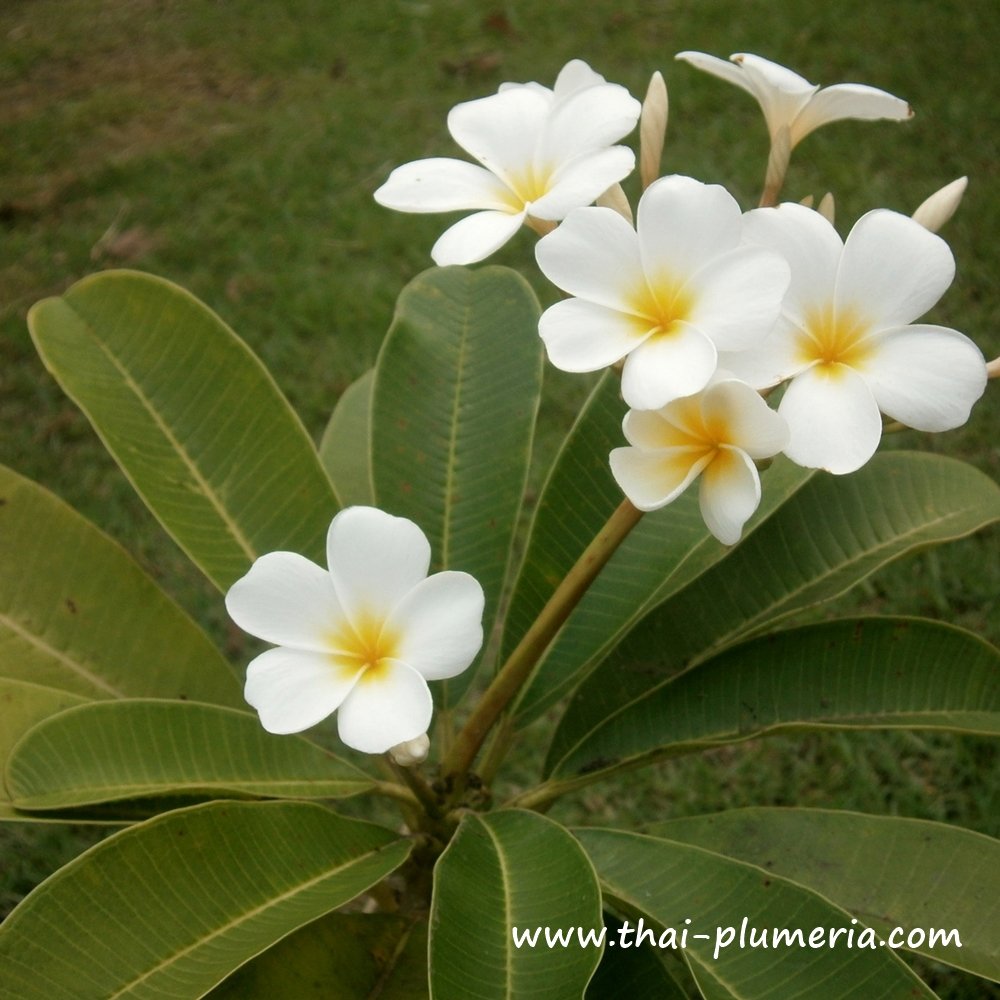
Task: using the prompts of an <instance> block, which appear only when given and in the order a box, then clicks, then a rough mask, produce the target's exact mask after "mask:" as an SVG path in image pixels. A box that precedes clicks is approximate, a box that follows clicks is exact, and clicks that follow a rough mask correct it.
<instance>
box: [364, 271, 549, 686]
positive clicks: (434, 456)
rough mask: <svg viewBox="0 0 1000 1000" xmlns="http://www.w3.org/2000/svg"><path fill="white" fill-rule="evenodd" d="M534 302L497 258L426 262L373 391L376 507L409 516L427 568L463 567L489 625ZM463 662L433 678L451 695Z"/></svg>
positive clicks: (514, 481) (526, 454)
mask: <svg viewBox="0 0 1000 1000" xmlns="http://www.w3.org/2000/svg"><path fill="white" fill-rule="evenodd" d="M538 314H539V307H538V302H537V300H536V299H535V296H534V293H533V292H532V291H531V289H530V287H529V286H528V284H527V283H526V282H525V281H524V279H523V278H521V277H520V276H519V275H518V274H516V273H515V272H513V271H510V270H508V269H506V268H501V267H485V268H480V269H477V270H474V271H472V270H469V269H467V268H461V267H449V268H436V269H433V270H430V271H425V272H424V273H423V274H421V275H419V276H418V277H417V278H415V279H414V280H413V281H412V282H410V284H409V285H407V287H406V288H405V289H404V290H403V293H402V295H400V297H399V302H398V303H397V307H396V315H395V318H394V320H393V323H392V326H391V327H390V329H389V333H388V335H387V336H386V339H385V342H384V344H383V345H382V350H381V352H380V354H379V359H378V364H377V366H376V370H375V386H374V395H373V399H372V417H371V419H372V462H373V479H374V485H375V496H376V499H377V502H378V505H379V506H380V507H383V508H384V509H386V510H388V511H389V512H390V513H392V514H397V515H403V516H405V517H408V518H410V519H411V520H413V521H415V522H416V523H417V524H418V525H420V527H421V528H422V529H423V530H424V531H425V532H426V534H427V536H428V538H429V539H430V542H431V550H432V552H433V565H434V568H435V569H453V570H462V571H464V572H466V573H471V574H472V575H473V576H474V577H475V578H476V579H477V580H478V581H479V582H480V584H481V585H482V587H483V590H484V591H485V593H486V612H485V616H484V627H485V631H486V635H487V636H488V635H489V634H490V629H491V626H492V622H493V619H494V617H495V615H496V613H497V609H498V603H499V600H500V595H501V593H502V590H503V586H504V581H505V579H506V575H507V572H508V568H509V563H510V558H511V548H512V546H513V541H514V532H515V528H516V525H517V520H518V517H519V514H520V510H521V501H522V497H523V493H524V485H525V481H526V478H527V473H528V466H529V463H530V458H531V442H532V436H533V434H534V426H535V416H536V413H537V410H538V402H539V396H540V393H541V377H542V343H541V340H540V338H539V336H538ZM472 676H473V674H472V671H471V670H469V671H466V672H465V673H464V674H462V675H460V676H459V677H457V678H455V679H453V680H451V681H448V682H447V684H446V685H442V686H440V690H441V691H442V692H443V694H442V695H441V697H442V698H443V701H444V703H445V704H446V705H452V704H454V703H455V702H456V701H457V700H458V698H459V697H460V695H461V692H462V691H464V690H465V688H466V687H467V686H468V684H469V683H470V681H471V680H472Z"/></svg>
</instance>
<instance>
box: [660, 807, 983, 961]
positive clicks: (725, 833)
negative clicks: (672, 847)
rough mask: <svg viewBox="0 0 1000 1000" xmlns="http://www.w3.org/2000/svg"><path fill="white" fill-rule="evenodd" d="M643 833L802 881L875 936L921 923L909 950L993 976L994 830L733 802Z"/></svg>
mask: <svg viewBox="0 0 1000 1000" xmlns="http://www.w3.org/2000/svg"><path fill="white" fill-rule="evenodd" d="M650 832H651V833H653V834H654V835H655V836H658V837H664V838H667V839H669V840H680V841H684V842H685V843H691V844H697V845H698V846H699V847H703V848H705V849H706V850H710V851H714V852H715V853H717V854H724V855H726V856H727V857H731V858H736V859H737V860H739V861H746V862H748V863H749V864H753V865H757V866H758V867H760V868H766V869H767V870H768V871H770V872H774V873H775V874H776V875H780V876H781V877H782V878H787V879H789V880H791V881H793V882H797V883H799V884H800V885H804V886H806V887H807V888H809V889H812V890H814V891H815V892H818V893H820V894H821V895H823V896H826V898H827V899H829V900H831V901H833V902H834V903H836V904H837V905H838V906H842V907H843V908H844V909H845V910H847V911H849V912H850V913H853V914H854V915H855V916H857V917H858V918H859V919H860V920H863V921H864V922H865V923H866V924H868V925H869V926H871V927H873V928H874V929H875V930H876V931H877V932H878V934H879V936H880V937H882V938H886V937H888V936H889V935H890V934H891V933H892V931H893V930H894V928H896V927H900V928H903V929H904V931H906V932H907V933H908V932H910V931H911V930H913V929H917V930H918V931H922V932H924V934H925V935H927V937H926V938H925V940H923V941H922V942H920V941H919V938H920V936H921V935H920V934H919V933H918V935H917V936H916V937H914V938H913V939H912V941H913V944H914V945H916V946H915V947H911V948H910V949H909V950H911V951H914V952H917V953H919V954H921V955H926V956H927V957H928V958H933V959H935V960H937V961H939V962H944V963H946V964H947V965H953V966H956V967H957V968H960V969H965V970H967V971H968V972H973V973H975V974H977V975H980V976H987V977H989V978H990V979H995V980H1000V941H998V939H997V935H996V928H997V926H998V925H1000V841H997V840H994V839H993V838H992V837H985V836H983V835H982V834H979V833H973V832H971V831H969V830H960V829H957V828H956V827H952V826H946V825H945V824H943V823H929V822H927V821H925V820H917V819H903V818H901V817H898V816H864V815H861V814H859V813H852V812H833V811H830V810H826V809H734V810H732V811H731V812H724V813H718V814H716V815H713V816H695V817H693V818H688V819H679V820H670V821H668V822H666V823H657V824H655V825H654V826H653V827H652V828H651V829H650ZM945 886H947V892H943V891H942V889H943V887H945ZM931 928H936V929H938V930H942V931H945V932H948V931H951V930H955V931H957V932H958V934H959V935H960V941H961V946H956V944H955V943H950V944H949V943H942V941H935V942H934V943H933V944H932V943H931V941H930V937H929V933H928V932H929V931H930V929H931ZM942 940H943V939H942ZM904 946H905V945H904Z"/></svg>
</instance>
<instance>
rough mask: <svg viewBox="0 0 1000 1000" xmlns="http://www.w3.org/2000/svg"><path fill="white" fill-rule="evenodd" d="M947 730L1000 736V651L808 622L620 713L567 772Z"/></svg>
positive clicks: (592, 736)
mask: <svg viewBox="0 0 1000 1000" xmlns="http://www.w3.org/2000/svg"><path fill="white" fill-rule="evenodd" d="M813 728H837V729H874V728H880V729H881V728H896V729H941V730H948V731H951V732H966V733H984V734H993V735H1000V650H998V649H996V648H995V647H994V646H991V645H990V644H989V643H987V642H984V641H983V640H982V639H980V638H979V637H978V636H976V635H973V634H972V633H971V632H965V631H963V630H961V629H958V628H954V627H953V626H950V625H943V624H941V623H939V622H932V621H925V620H921V619H915V618H858V619H848V620H844V621H834V622H826V623H824V624H821V625H808V626H805V627H803V628H798V629H790V630H789V631H787V632H777V633H774V634H772V635H768V636H762V637H760V638H758V639H754V640H751V641H750V642H747V643H745V644H743V645H739V646H735V647H732V648H730V649H728V650H726V651H725V652H723V653H720V654H719V655H718V656H717V657H715V658H714V659H712V660H709V661H708V662H707V663H703V664H701V665H700V666H698V667H696V668H695V669H693V670H690V671H688V672H687V673H684V674H682V675H680V676H679V677H677V678H675V679H673V680H668V681H665V682H663V683H662V684H660V686H658V687H655V688H653V689H652V690H650V691H647V692H645V693H644V694H642V695H640V696H639V697H638V698H636V699H635V700H634V701H632V702H630V703H628V704H627V705H623V706H621V707H620V708H618V709H615V710H614V711H612V712H610V713H609V714H608V715H607V716H606V718H604V719H603V720H602V721H601V722H600V723H599V724H597V725H596V726H594V727H593V728H592V729H591V730H590V731H589V732H587V733H585V734H581V736H580V738H579V739H578V740H577V742H575V743H574V744H572V745H569V744H567V745H566V749H565V751H564V753H563V756H562V757H561V758H560V759H559V760H558V762H557V764H556V767H555V770H556V772H557V773H558V774H561V775H569V774H574V773H581V772H595V771H598V770H603V769H605V768H608V767H611V766H619V765H621V764H622V763H624V762H627V761H635V760H636V759H638V758H641V757H643V756H644V755H648V756H651V757H653V756H655V757H659V756H666V755H668V754H669V755H673V754H678V753H687V752H691V751H693V750H697V749H702V748H704V747H707V746H719V745H721V744H725V743H735V742H739V741H742V740H747V739H751V738H752V737H755V736H762V735H766V734H769V733H774V732H782V731H785V732H787V731H789V730H808V729H813Z"/></svg>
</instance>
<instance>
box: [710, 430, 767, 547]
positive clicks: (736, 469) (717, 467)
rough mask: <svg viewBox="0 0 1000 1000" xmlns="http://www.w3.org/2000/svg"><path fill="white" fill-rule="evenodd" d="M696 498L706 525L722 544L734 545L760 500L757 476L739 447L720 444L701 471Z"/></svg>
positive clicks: (751, 463)
mask: <svg viewBox="0 0 1000 1000" xmlns="http://www.w3.org/2000/svg"><path fill="white" fill-rule="evenodd" d="M698 502H699V506H700V507H701V516H702V517H703V518H704V519H705V525H706V527H707V528H708V530H709V531H711V532H712V534H713V535H715V537H716V538H718V539H719V541H720V542H722V544H723V545H735V544H736V543H737V542H738V541H739V540H740V535H741V534H742V533H743V525H744V524H746V522H747V521H748V520H749V519H750V516H751V515H752V514H753V512H754V511H755V510H756V509H757V507H758V505H759V504H760V477H759V476H758V474H757V469H756V467H755V466H754V464H753V462H752V461H750V458H749V457H748V456H747V455H746V454H745V453H744V452H742V451H741V450H740V449H739V448H721V449H720V450H719V452H718V454H717V455H716V456H715V458H714V459H713V461H712V462H711V463H710V464H709V465H708V466H707V468H706V469H705V471H704V472H703V473H702V474H701V487H700V489H699V491H698Z"/></svg>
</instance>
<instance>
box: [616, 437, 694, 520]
mask: <svg viewBox="0 0 1000 1000" xmlns="http://www.w3.org/2000/svg"><path fill="white" fill-rule="evenodd" d="M710 458H711V452H708V451H706V450H704V449H701V450H693V449H687V448H663V449H660V450H657V451H646V450H644V449H641V448H615V449H614V451H612V452H611V454H610V456H609V457H608V461H609V463H610V465H611V474H612V475H613V476H614V477H615V482H616V483H618V485H619V486H620V487H621V491H622V492H623V493H624V494H625V496H627V497H628V498H629V500H630V501H631V502H632V504H633V505H634V506H636V507H638V508H639V510H658V509H659V508H660V507H663V506H665V505H666V504H668V503H670V502H671V501H673V500H676V499H677V497H679V496H680V495H681V493H683V492H684V491H685V490H686V489H687V488H688V486H690V485H691V483H693V482H694V480H695V479H697V477H698V474H699V473H700V472H701V470H702V469H703V468H704V467H705V464H706V463H707V462H708V460H709V459H710Z"/></svg>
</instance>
